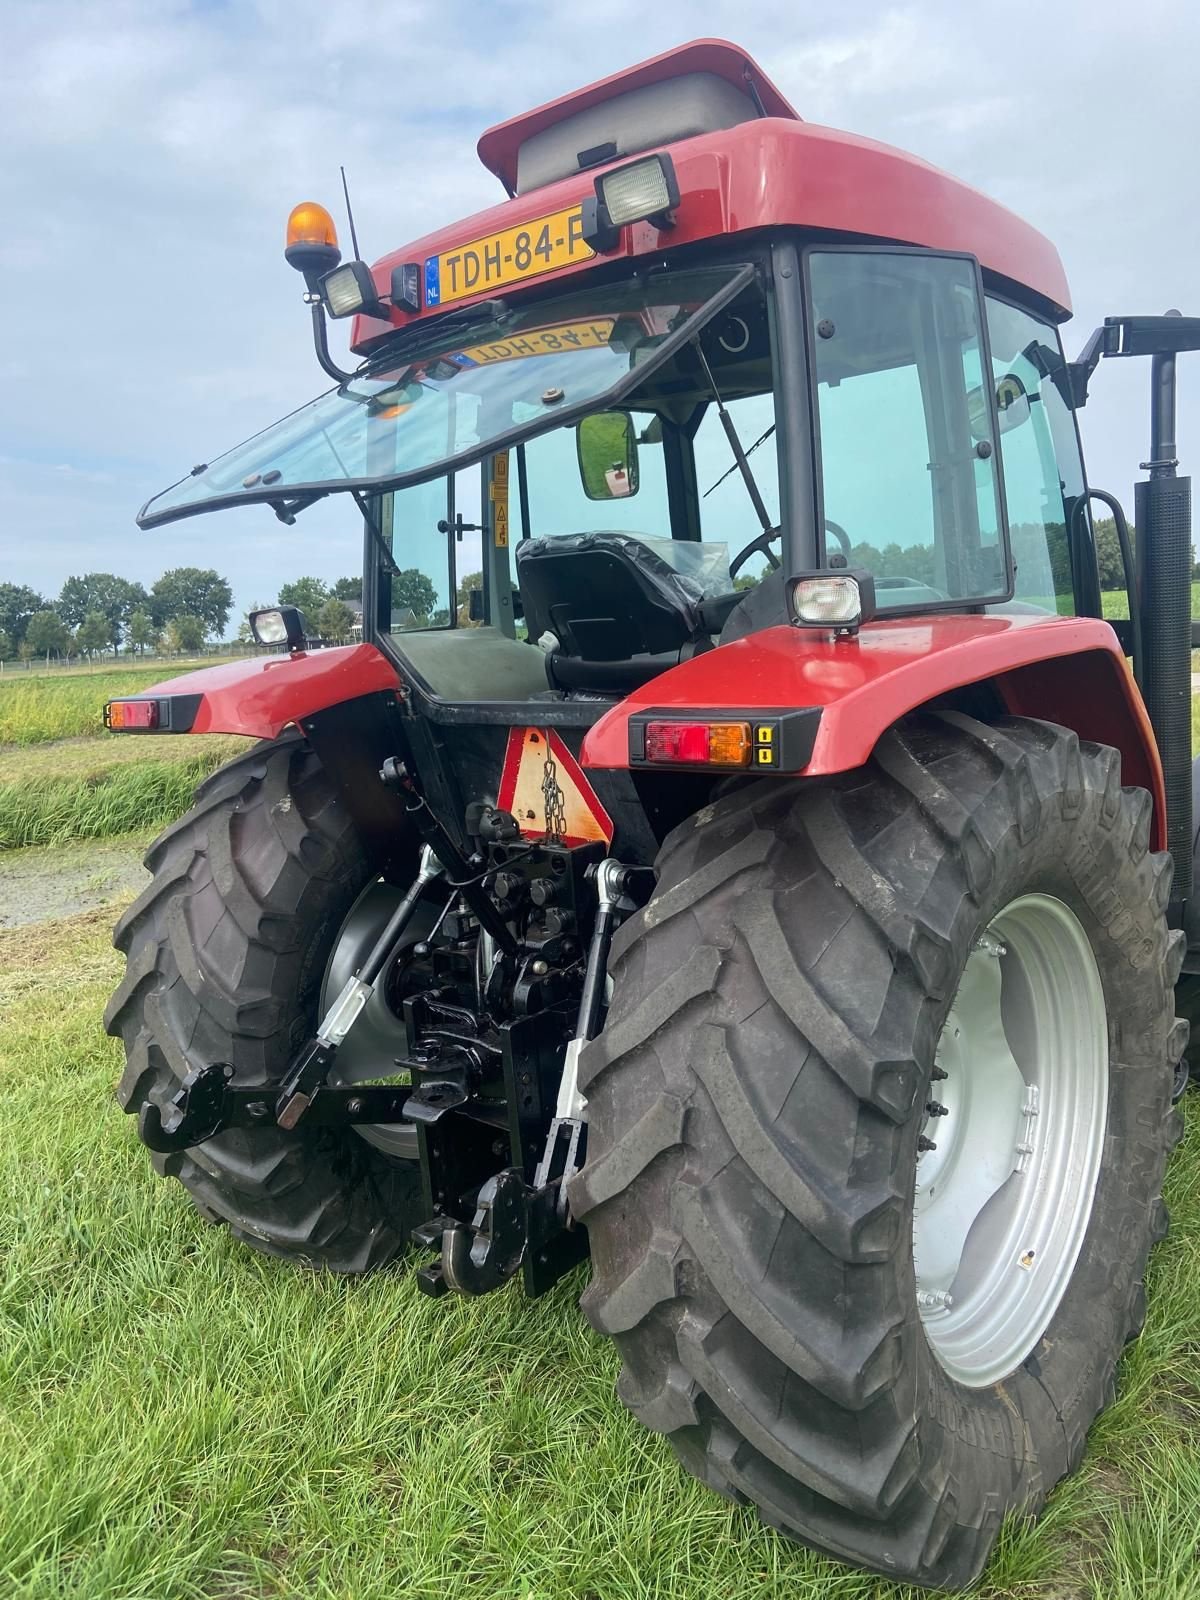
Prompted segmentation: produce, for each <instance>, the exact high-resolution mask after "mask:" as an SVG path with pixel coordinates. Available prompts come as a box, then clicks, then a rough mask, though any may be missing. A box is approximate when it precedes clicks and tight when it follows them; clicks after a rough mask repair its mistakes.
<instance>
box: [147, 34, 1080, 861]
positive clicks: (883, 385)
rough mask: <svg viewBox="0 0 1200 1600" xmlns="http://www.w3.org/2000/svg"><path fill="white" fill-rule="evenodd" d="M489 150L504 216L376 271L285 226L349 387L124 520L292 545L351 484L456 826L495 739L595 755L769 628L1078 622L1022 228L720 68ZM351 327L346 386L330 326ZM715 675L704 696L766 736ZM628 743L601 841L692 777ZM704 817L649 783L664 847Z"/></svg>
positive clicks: (745, 70) (1034, 240) (750, 75)
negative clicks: (224, 530) (259, 533)
mask: <svg viewBox="0 0 1200 1600" xmlns="http://www.w3.org/2000/svg"><path fill="white" fill-rule="evenodd" d="M480 153H481V156H482V157H483V159H484V161H485V162H486V163H487V164H488V165H489V166H490V167H491V168H492V170H494V171H495V172H496V173H497V175H498V176H499V177H500V178H501V181H502V182H503V183H504V184H505V186H506V187H507V188H508V189H509V191H510V198H509V199H508V200H507V201H506V202H505V203H504V204H502V205H501V206H499V207H497V208H495V209H494V210H493V211H491V212H485V213H483V214H482V215H481V216H478V217H475V218H471V219H468V220H467V221H466V222H463V223H460V224H457V225H455V226H454V227H452V228H449V229H446V230H445V231H444V232H443V233H441V234H438V235H434V236H432V237H430V238H426V239H423V240H419V241H417V242H416V243H415V244H413V245H411V246H409V247H407V248H406V249H404V250H401V251H398V252H396V253H395V254H393V255H390V256H387V257H385V258H384V259H383V260H382V261H381V262H378V263H376V264H375V265H374V266H371V267H368V266H367V265H366V264H364V263H362V262H360V261H352V262H348V263H345V264H342V265H337V264H336V262H337V260H338V256H337V249H336V243H332V242H331V241H334V240H335V234H334V231H333V225H332V222H331V220H330V219H329V218H328V216H327V215H326V214H324V213H323V212H321V211H320V208H316V207H314V206H313V205H311V204H306V205H304V206H301V207H298V208H297V209H296V212H295V213H294V214H293V219H292V224H291V227H290V230H289V245H288V256H289V260H291V261H292V263H293V264H294V265H296V266H297V267H299V268H300V269H301V270H302V271H304V273H305V275H306V281H307V283H308V294H307V298H308V299H309V300H310V301H311V303H312V308H313V316H314V326H315V327H316V329H317V331H318V337H317V347H318V355H319V358H320V359H321V361H322V364H323V365H324V366H326V368H327V370H330V371H331V372H332V373H333V374H334V375H335V376H336V377H337V380H338V381H337V384H336V387H334V388H332V389H331V390H329V391H328V392H326V393H325V394H323V395H321V396H320V397H319V398H318V399H316V400H315V401H313V402H311V403H310V404H309V405H307V406H304V407H302V408H301V409H300V410H299V411H296V412H294V413H292V414H291V415H290V416H288V417H287V418H285V419H284V420H283V421H282V422H280V423H278V424H276V425H275V426H274V427H271V428H267V429H266V430H264V431H263V432H261V433H259V434H257V435H256V436H255V437H254V438H252V439H251V440H249V441H248V442H247V443H246V444H244V445H241V446H238V447H237V448H235V449H233V450H231V451H229V452H228V453H227V454H225V455H223V456H221V457H218V458H216V459H215V460H213V461H211V462H210V463H209V464H208V465H206V466H205V467H204V468H202V469H200V470H198V471H197V472H195V473H193V474H192V475H190V476H189V477H187V478H185V479H184V480H183V481H182V482H181V483H179V484H177V485H175V486H174V487H173V488H172V489H169V490H167V491H166V492H165V493H164V494H161V495H159V496H157V497H156V498H155V499H153V500H151V501H150V502H149V504H148V505H147V506H146V507H145V508H144V510H143V512H142V514H141V518H140V520H141V522H142V525H143V526H146V527H151V526H157V525H159V524H161V523H164V522H166V521H169V520H172V519H174V518H177V517H182V516H188V515H191V514H194V513H197V512H202V511H206V510H215V509H219V508H220V507H223V506H230V505H238V504H245V503H247V502H254V501H260V502H265V504H266V505H268V506H269V507H271V508H272V509H273V510H274V511H275V513H276V514H277V515H278V516H280V517H282V518H283V519H284V520H285V521H291V520H292V519H294V518H295V517H297V516H300V515H302V514H303V513H304V511H305V510H306V508H307V507H308V506H310V505H311V504H313V503H314V502H315V501H316V500H318V499H320V498H322V497H324V496H326V495H329V494H336V493H348V494H352V495H353V496H354V497H355V498H356V499H357V501H358V502H359V504H360V506H361V508H362V512H363V518H364V523H365V526H366V530H367V531H366V542H365V552H366V575H365V581H364V607H365V613H364V626H363V636H364V638H365V639H367V640H368V641H370V642H372V643H373V644H375V645H376V646H377V647H378V648H379V649H380V650H381V651H382V652H383V653H384V654H385V655H386V656H387V657H388V659H389V660H390V661H391V662H392V663H393V665H394V666H395V668H396V670H397V671H398V673H399V675H400V678H401V680H402V682H403V683H404V684H405V685H406V687H407V689H408V691H409V694H410V697H411V703H412V704H414V705H419V706H420V708H421V710H422V712H423V713H424V714H425V715H426V717H427V718H428V719H430V720H432V721H433V722H434V723H439V722H442V723H450V724H453V725H455V726H465V725H468V724H470V725H473V726H474V727H475V728H476V730H477V732H476V735H475V737H474V739H473V740H472V741H463V740H459V741H457V745H456V748H457V749H459V750H462V749H464V748H466V745H467V743H468V742H469V743H470V753H469V756H468V757H467V758H466V759H467V766H466V767H464V768H461V769H460V768H459V767H458V764H457V763H456V761H455V758H454V755H453V754H452V753H449V752H448V753H447V754H446V757H445V765H446V767H447V769H448V770H447V774H446V776H447V781H448V782H450V783H452V785H453V787H454V789H455V809H456V811H461V810H462V809H463V807H464V806H465V805H467V804H470V803H471V802H472V801H473V800H475V799H477V798H479V796H478V794H477V793H475V792H474V791H473V787H472V786H473V785H476V786H477V785H478V782H479V779H480V773H481V770H482V769H481V759H482V760H483V761H485V762H486V763H487V764H488V765H490V767H491V769H492V771H493V772H494V773H495V774H496V776H497V777H498V776H499V773H500V771H501V768H502V765H503V759H504V752H505V743H506V740H507V739H508V736H509V733H510V732H511V731H512V730H520V729H521V728H522V727H524V726H531V725H536V724H537V723H539V722H541V723H545V724H546V725H553V726H556V727H558V728H559V729H561V730H564V731H563V734H562V736H563V737H564V738H565V739H566V742H567V744H568V745H569V746H570V748H571V750H572V753H573V754H574V755H576V756H578V755H581V754H582V755H583V756H584V760H585V764H587V762H588V756H587V751H586V750H585V735H586V734H587V731H588V730H589V729H590V728H592V727H593V726H594V725H596V724H597V723H599V722H600V721H601V719H602V718H603V717H604V716H605V713H606V712H607V711H608V710H609V709H610V708H613V707H615V706H617V705H618V704H619V703H620V702H622V701H623V700H624V699H625V698H626V697H627V696H629V695H630V694H631V693H633V692H635V691H644V690H647V688H648V686H649V685H651V684H658V685H659V687H660V688H661V690H662V691H663V692H664V694H665V693H666V692H667V691H668V689H669V688H670V687H671V686H675V685H679V686H682V685H684V684H685V683H686V679H685V678H680V677H679V676H678V674H679V673H680V672H686V671H687V670H689V668H694V664H695V663H697V661H698V659H699V658H701V657H704V656H707V655H709V654H710V653H711V652H713V651H715V650H719V649H721V648H722V647H723V646H726V645H728V644H730V643H731V642H733V641H736V640H739V639H742V638H745V637H746V636H747V635H750V634H755V633H762V632H763V631H764V630H766V629H769V628H774V627H782V628H790V629H792V630H803V629H813V630H816V631H817V632H818V633H819V634H820V635H822V636H824V635H826V634H828V633H829V631H830V628H831V627H832V629H833V634H834V636H835V637H840V638H842V639H845V640H849V639H852V638H854V637H855V636H856V635H857V633H858V631H859V629H860V628H861V627H862V626H863V625H864V624H867V623H870V622H872V621H873V620H874V619H879V620H880V621H882V620H885V619H886V620H889V621H892V620H894V621H895V622H896V623H897V624H900V623H901V622H902V621H903V622H904V624H905V626H906V628H907V633H906V634H902V635H899V634H898V635H897V636H898V637H899V636H905V637H908V638H909V639H913V638H914V635H913V633H912V626H911V624H912V620H913V619H914V618H916V617H919V616H933V615H937V614H941V613H957V614H966V615H970V616H982V617H988V616H992V617H996V618H1000V617H1003V618H1006V619H1008V625H1013V624H1015V623H1016V622H1017V621H1018V620H1020V619H1023V618H1042V619H1045V618H1046V617H1053V616H1055V615H1057V614H1061V613H1064V612H1065V613H1068V614H1070V613H1074V612H1075V611H1076V610H1077V609H1082V608H1084V607H1085V606H1086V603H1087V599H1088V597H1089V596H1090V594H1091V591H1092V590H1093V589H1094V587H1095V580H1094V576H1093V574H1092V573H1091V572H1090V571H1089V569H1088V566H1087V563H1086V562H1084V563H1082V565H1081V564H1079V563H1074V564H1073V563H1072V560H1071V556H1070V552H1069V550H1068V541H1069V539H1070V538H1071V537H1072V536H1074V537H1075V538H1076V541H1077V543H1078V546H1079V548H1080V549H1081V550H1086V549H1087V546H1088V542H1089V539H1090V533H1089V524H1088V521H1087V507H1086V504H1085V503H1084V500H1083V484H1084V480H1083V469H1082V464H1081V460H1080V453H1079V445H1078V439H1077V434H1076V430H1075V424H1074V418H1073V415H1072V411H1071V405H1070V390H1069V383H1068V379H1067V363H1066V360H1065V357H1064V355H1063V352H1062V348H1061V345H1060V342H1059V337H1058V331H1057V325H1058V322H1059V321H1060V320H1061V319H1062V318H1063V317H1064V316H1065V315H1066V304H1067V292H1066V288H1065V284H1064V282H1063V278H1062V272H1061V267H1060V266H1059V263H1058V259H1057V256H1056V255H1055V253H1054V251H1053V248H1052V247H1051V246H1050V245H1049V244H1048V243H1047V242H1046V241H1045V240H1043V239H1041V238H1040V237H1039V236H1038V235H1036V234H1035V233H1033V231H1032V230H1031V229H1029V228H1028V227H1026V225H1025V224H1023V223H1021V222H1019V221H1018V220H1017V219H1016V218H1014V217H1012V216H1011V215H1010V214H1009V213H1007V212H1005V211H1004V210H1003V209H1002V208H1001V207H999V206H996V205H994V204H993V203H991V202H989V201H987V200H985V199H984V198H983V197H982V196H979V195H977V194H975V193H973V192H972V191H970V190H968V189H967V188H966V187H965V186H963V185H961V184H959V183H957V182H956V181H955V180H952V179H950V178H948V177H946V176H944V175H943V174H941V173H938V172H935V171H934V170H933V169H931V168H929V167H927V166H925V165H924V164H923V163H921V162H918V161H916V160H914V159H913V158H911V157H908V156H905V155H902V154H900V153H899V152H895V151H890V150H886V149H883V148H881V147H879V146H875V145H872V144H870V143H868V142H866V141H863V140H859V139H855V138H853V137H851V136H849V135H844V134H836V133H833V132H831V131H830V130H827V129H823V128H815V127H811V126H809V125H808V124H806V123H804V122H802V121H801V120H800V118H799V117H798V116H797V115H796V113H795V112H794V111H793V110H792V108H791V107H790V105H788V103H787V102H786V100H785V99H784V98H783V96H782V95H781V94H780V93H779V92H778V90H777V89H775V88H774V86H773V85H771V84H770V82H769V80H767V79H766V78H765V77H764V76H763V74H762V73H761V71H760V70H759V69H758V67H757V66H756V65H755V64H754V63H753V62H752V61H751V60H750V59H749V58H748V57H747V56H745V55H744V53H742V52H741V51H738V50H736V49H735V48H734V47H732V46H728V45H723V44H719V43H715V42H711V41H710V42H700V43H698V44H695V45H692V46H688V47H685V48H683V49H682V50H680V51H677V52H672V53H670V54H668V55H667V56H665V57H661V58H658V59H657V60H656V61H653V62H649V63H646V64H644V65H643V66H641V67H638V68H634V69H632V70H631V71H630V72H629V73H626V74H622V75H620V76H618V77H616V78H614V79H610V80H608V81H606V82H605V83H603V84H599V85H595V86H592V87H591V88H590V89H587V90H584V91H581V92H579V93H578V94H577V95H574V96H568V97H566V98H565V99H564V100H563V101H560V102H557V103H556V104H555V105H554V106H551V107H545V108H542V109H540V110H538V111H536V112H532V113H529V114H528V115H526V116H525V117H520V118H516V119H514V121H512V122H510V123H508V124H504V125H503V126H501V127H500V128H497V129H492V130H490V131H489V132H488V133H486V134H485V135H484V136H483V138H482V140H481V141H480ZM901 187H903V189H904V190H905V192H906V193H907V194H908V196H909V199H908V201H907V203H906V208H905V210H904V213H903V222H902V224H901V215H900V213H899V212H898V211H897V209H896V206H897V201H896V196H897V192H898V191H899V189H900V188H901ZM1018 272H1019V274H1020V276H1018ZM351 315H353V316H354V319H355V320H354V325H353V331H352V345H353V348H354V349H355V351H356V352H357V353H358V354H359V355H360V356H361V358H362V359H361V364H360V366H359V367H358V368H357V369H355V370H354V371H353V372H350V371H346V372H342V371H340V370H339V369H338V368H337V367H336V366H335V365H334V364H333V362H332V359H331V357H330V355H329V351H328V344H327V340H326V337H325V332H326V327H327V320H326V319H327V318H330V317H333V318H336V317H349V316H351ZM1096 609H1097V610H1098V606H1097V607H1096ZM992 626H1001V624H1000V623H999V622H997V623H995V624H992ZM792 637H793V640H794V642H795V645H796V650H797V652H798V653H799V652H803V650H804V645H803V643H802V642H801V641H802V634H801V633H800V632H798V631H793V634H792ZM922 653H924V652H923V647H922ZM729 666H730V669H731V670H730V671H729V672H728V673H727V674H722V675H721V676H722V679H723V681H724V682H725V683H726V684H727V685H728V692H727V693H726V694H725V695H724V696H723V697H722V700H721V702H720V704H721V705H722V706H723V707H724V708H725V709H727V710H728V711H729V712H730V713H734V712H738V711H742V712H746V713H753V712H754V711H755V710H756V709H761V708H756V706H755V704H754V701H753V696H752V695H751V694H750V693H749V692H748V690H747V688H746V687H745V686H744V685H743V684H741V682H740V674H739V673H738V672H737V671H736V668H735V661H734V660H733V659H731V661H730V663H729ZM708 676H709V677H711V676H712V674H711V673H710V674H709V675H708ZM788 692H789V693H792V697H793V699H795V694H794V692H793V691H791V690H789V691H788ZM653 698H654V696H651V699H653ZM660 698H661V696H660ZM667 698H670V695H669V694H668V695H667ZM747 720H748V721H752V720H753V718H752V716H748V717H747ZM489 730H490V731H489ZM622 735H623V737H624V742H625V748H624V750H623V751H621V750H618V753H617V757H616V760H617V769H616V770H617V771H619V772H621V776H620V777H617V776H610V775H609V774H610V773H612V772H613V770H614V769H613V767H612V759H613V758H612V756H611V754H609V755H604V756H600V755H598V754H596V752H598V751H599V750H600V749H601V748H603V749H604V750H606V751H610V752H611V751H612V750H614V749H617V747H618V746H620V745H621V743H622V738H621V737H617V736H616V735H615V734H614V728H613V726H611V725H610V726H609V727H608V728H607V729H606V730H605V731H604V732H603V733H602V734H601V735H600V736H599V737H598V739H597V740H596V741H592V742H591V743H590V744H589V746H588V748H589V749H591V750H592V753H593V754H594V755H596V771H597V777H596V779H595V783H596V785H597V786H598V787H599V789H600V791H601V793H602V795H603V797H604V801H605V805H606V808H607V809H608V810H609V812H610V814H615V811H620V810H621V809H622V800H623V798H624V799H626V800H628V799H631V798H633V796H632V791H631V790H630V788H629V783H628V781H627V780H626V779H625V777H624V775H623V769H627V768H628V767H629V766H630V761H631V759H632V761H633V763H634V764H635V765H640V766H641V767H643V768H650V767H653V766H655V765H666V766H672V767H677V766H678V765H680V763H679V762H678V761H676V760H674V759H672V758H671V756H670V755H669V754H663V752H661V751H660V750H659V749H658V747H657V746H656V745H655V744H654V743H653V742H652V744H651V746H650V747H649V749H647V747H646V746H645V742H644V740H641V739H640V736H638V735H636V734H635V733H630V732H629V731H628V730H622ZM516 736H518V737H519V732H518V734H517V735H516ZM630 739H632V740H633V743H632V744H630V742H629V741H630ZM752 746H753V737H752V736H751V738H750V739H749V741H748V743H747V746H746V748H745V750H743V751H741V752H740V754H739V756H738V764H741V765H751V764H753V763H754V762H755V761H756V760H757V759H758V758H759V757H760V756H764V754H765V753H764V752H761V751H760V752H758V755H755V754H754V753H753V750H752ZM795 749H796V751H797V752H798V753H801V754H807V753H808V752H807V751H806V750H805V749H804V747H803V746H802V745H797V746H796V747H795ZM485 752H486V754H485ZM775 759H777V760H782V759H783V758H782V756H780V755H778V754H776V757H775ZM702 764H707V763H702ZM641 787H642V788H645V785H644V784H643V785H641ZM692 798H693V796H692V793H691V791H690V790H689V789H688V788H687V786H681V785H679V784H675V785H674V786H671V785H668V786H667V788H666V789H665V790H664V791H663V792H662V793H661V794H657V793H656V795H655V801H654V809H655V811H656V814H657V815H659V816H660V818H661V822H660V824H659V825H660V826H662V825H666V823H667V822H668V821H669V820H670V818H671V816H672V813H673V806H674V804H675V802H676V800H679V801H682V803H684V804H691V801H692ZM614 808H615V809H614ZM626 809H627V814H628V815H629V816H630V817H635V816H636V815H637V814H638V813H639V812H640V811H644V809H645V807H644V805H634V806H633V807H632V809H629V808H626ZM543 820H544V819H543ZM523 821H525V822H530V823H534V824H536V825H540V822H539V819H537V818H525V819H523ZM647 844H648V841H647V840H646V839H645V838H644V837H643V838H642V839H641V840H640V844H639V848H642V849H645V848H646V847H647Z"/></svg>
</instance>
